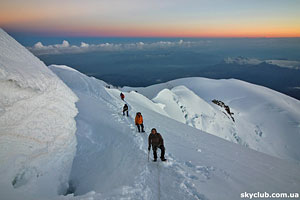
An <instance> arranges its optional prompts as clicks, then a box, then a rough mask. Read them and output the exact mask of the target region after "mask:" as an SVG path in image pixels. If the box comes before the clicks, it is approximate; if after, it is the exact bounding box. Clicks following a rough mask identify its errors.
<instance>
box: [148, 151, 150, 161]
mask: <svg viewBox="0 0 300 200" xmlns="http://www.w3.org/2000/svg"><path fill="white" fill-rule="evenodd" d="M149 154H150V150H148V162H149Z"/></svg>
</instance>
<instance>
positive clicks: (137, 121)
mask: <svg viewBox="0 0 300 200" xmlns="http://www.w3.org/2000/svg"><path fill="white" fill-rule="evenodd" d="M135 125H136V126H137V128H138V131H139V132H141V128H142V132H145V131H144V124H143V116H142V114H141V113H140V112H138V113H136V116H135Z"/></svg>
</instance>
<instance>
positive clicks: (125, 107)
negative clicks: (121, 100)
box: [123, 104, 128, 117]
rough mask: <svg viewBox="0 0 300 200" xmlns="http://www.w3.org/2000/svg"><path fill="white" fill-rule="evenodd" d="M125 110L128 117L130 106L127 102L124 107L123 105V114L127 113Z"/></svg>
mask: <svg viewBox="0 0 300 200" xmlns="http://www.w3.org/2000/svg"><path fill="white" fill-rule="evenodd" d="M125 112H126V115H127V117H128V106H127V104H125V105H124V107H123V115H125Z"/></svg>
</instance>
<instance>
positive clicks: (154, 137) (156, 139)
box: [148, 128, 167, 162]
mask: <svg viewBox="0 0 300 200" xmlns="http://www.w3.org/2000/svg"><path fill="white" fill-rule="evenodd" d="M148 144H149V145H148V151H150V148H151V145H152V150H153V157H154V160H153V161H154V162H156V160H157V148H160V150H161V155H160V159H161V160H162V161H166V160H167V159H165V146H164V140H163V138H162V136H161V134H160V133H158V132H157V131H156V129H155V128H153V129H152V130H151V133H150V135H149V137H148Z"/></svg>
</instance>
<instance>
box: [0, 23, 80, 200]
mask: <svg viewBox="0 0 300 200" xmlns="http://www.w3.org/2000/svg"><path fill="white" fill-rule="evenodd" d="M0 88H1V89H0V175H1V179H0V194H1V199H25V200H26V199H45V198H48V197H54V196H57V195H58V194H60V193H63V192H64V191H66V189H67V187H68V176H69V173H70V169H71V165H72V161H73V158H74V154H75V151H76V137H75V135H74V133H75V130H76V123H75V120H74V117H75V116H76V114H77V109H76V107H75V102H76V101H77V97H76V96H75V95H74V93H73V92H72V91H71V90H70V89H69V88H68V87H67V86H66V85H65V84H64V83H63V82H62V81H61V80H60V79H59V78H58V77H57V76H56V75H55V74H54V73H53V72H51V71H50V70H49V69H48V68H47V67H46V66H45V65H44V64H43V63H42V62H41V61H40V60H39V59H38V58H36V57H35V56H33V55H32V54H31V53H30V52H29V51H28V50H27V49H25V48H24V47H22V46H21V45H20V44H19V43H17V42H16V41H15V40H14V39H12V38H11V37H10V36H9V35H8V34H6V33H5V32H4V31H3V30H2V29H0Z"/></svg>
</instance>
